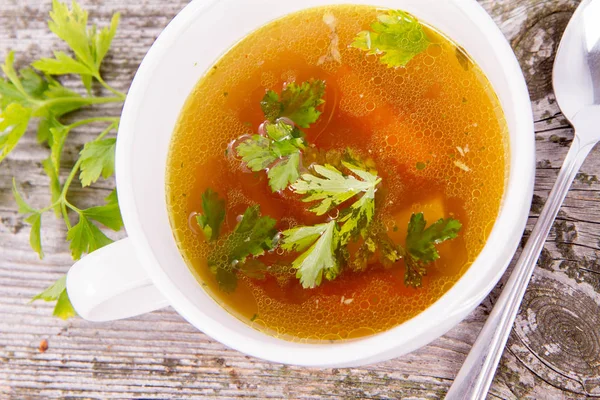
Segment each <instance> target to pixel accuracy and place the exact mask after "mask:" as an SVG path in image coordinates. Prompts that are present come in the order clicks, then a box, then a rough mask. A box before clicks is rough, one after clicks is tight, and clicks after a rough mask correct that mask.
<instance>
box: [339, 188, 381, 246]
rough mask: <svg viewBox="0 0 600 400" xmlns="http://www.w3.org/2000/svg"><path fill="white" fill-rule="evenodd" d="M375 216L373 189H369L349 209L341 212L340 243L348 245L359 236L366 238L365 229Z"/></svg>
mask: <svg viewBox="0 0 600 400" xmlns="http://www.w3.org/2000/svg"><path fill="white" fill-rule="evenodd" d="M374 216H375V188H374V187H373V188H369V189H368V190H367V191H366V192H365V194H364V195H363V196H362V197H361V198H360V199H359V200H358V201H356V202H355V203H354V204H352V205H351V206H350V207H348V208H347V209H345V210H344V211H342V213H341V217H340V219H339V220H340V222H341V224H342V227H341V228H340V241H341V243H342V244H347V243H349V242H350V241H351V240H352V239H354V238H356V237H357V236H358V235H359V234H360V235H361V236H362V237H363V238H366V234H367V228H368V227H369V224H370V223H371V221H372V220H373V217H374Z"/></svg>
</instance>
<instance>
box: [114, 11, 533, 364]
mask: <svg viewBox="0 0 600 400" xmlns="http://www.w3.org/2000/svg"><path fill="white" fill-rule="evenodd" d="M217 1H218V0H194V1H192V2H191V3H190V4H189V5H187V6H186V7H185V8H184V9H183V10H182V11H181V12H180V13H179V14H178V15H177V16H176V17H175V18H174V19H173V21H171V23H170V24H169V25H168V26H167V28H166V29H165V30H164V31H163V33H161V35H160V36H159V37H158V39H157V40H156V42H155V43H154V44H153V46H152V47H151V49H150V50H149V51H148V53H147V55H146V57H145V58H144V61H143V62H142V64H141V66H140V68H139V70H138V72H137V73H136V76H135V79H134V81H133V83H132V85H131V89H130V92H129V95H128V97H127V100H126V103H125V106H124V109H123V114H122V120H121V125H120V128H119V136H118V142H117V155H116V170H117V188H118V191H119V195H120V206H121V209H122V214H123V219H124V222H125V226H126V228H127V232H128V234H129V236H130V238H131V239H132V242H133V243H134V246H135V248H136V253H137V254H138V256H139V258H140V260H141V261H142V264H143V266H144V268H145V270H146V272H147V273H148V275H149V276H150V278H151V279H152V281H153V283H154V284H155V285H156V286H157V287H158V289H159V290H160V291H161V292H162V293H163V294H164V295H165V297H166V298H167V299H168V301H169V303H170V304H171V305H172V306H173V307H174V308H175V309H176V311H177V312H178V313H179V314H181V315H182V316H183V317H184V318H185V319H187V320H188V321H189V322H190V323H191V324H192V325H194V326H196V327H197V328H198V329H200V330H202V331H203V332H205V333H206V334H207V335H209V336H211V337H213V338H215V339H216V340H218V341H220V342H221V343H223V344H225V345H227V346H229V347H231V348H234V349H236V350H239V351H241V352H243V353H246V354H249V355H252V356H255V357H258V358H262V359H267V360H270V361H274V362H280V363H284V364H294V365H301V366H315V367H329V366H337V367H342V366H355V365H362V364H366V363H372V362H377V361H383V360H387V359H390V358H393V357H396V356H400V355H402V354H406V353H408V352H411V351H414V350H416V349H417V348H419V347H422V346H424V345H425V344H427V343H429V342H431V341H432V340H434V339H436V338H438V337H439V336H441V335H442V334H444V333H445V332H446V331H447V330H449V329H450V328H451V327H453V326H454V325H456V324H457V323H458V322H459V321H460V320H462V319H463V318H464V317H465V316H466V315H467V314H468V313H469V312H471V311H472V310H473V309H474V308H475V307H476V306H477V305H478V304H479V303H480V302H481V301H483V299H484V298H485V297H486V296H487V295H488V294H489V292H490V291H491V290H492V289H493V288H494V287H495V285H496V284H497V282H498V281H499V280H500V278H501V277H502V275H503V274H504V272H505V270H506V268H507V266H508V264H509V262H510V260H511V259H512V256H513V254H514V252H515V250H516V249H517V246H518V244H519V241H520V238H521V235H522V232H523V230H524V228H525V224H526V222H527V216H528V214H529V207H528V206H529V205H530V201H531V198H532V196H533V183H534V177H535V140H534V134H533V132H534V129H533V115H532V112H531V103H530V99H529V92H528V90H527V86H526V84H525V79H524V76H523V73H522V71H521V68H520V66H519V63H518V61H517V59H516V56H515V54H514V52H513V51H512V49H511V47H510V45H509V44H508V42H507V41H506V39H505V38H504V36H503V34H502V33H501V31H500V30H499V28H498V27H497V25H496V24H495V23H494V22H493V20H492V19H491V17H490V16H489V15H488V14H487V12H486V11H485V10H484V9H483V8H482V7H481V6H480V5H479V4H478V3H477V2H476V1H475V0H449V1H452V2H454V3H456V4H457V5H458V6H459V7H460V8H461V10H462V11H463V12H465V13H467V14H468V15H469V17H470V19H471V20H472V21H473V22H474V23H475V24H476V25H477V27H478V29H479V30H480V31H481V33H483V34H485V35H486V36H487V39H488V40H489V41H490V42H491V43H493V44H494V47H495V51H496V52H498V53H499V55H501V56H502V58H503V59H504V60H505V65H504V67H505V68H506V69H507V70H508V71H510V73H507V74H506V78H507V79H509V83H510V85H511V87H512V90H511V101H512V102H513V106H514V107H515V108H516V109H519V108H520V109H522V111H521V112H519V113H517V118H516V120H517V126H518V128H517V129H518V131H519V133H520V136H524V137H525V138H523V140H522V142H519V147H520V148H519V149H518V151H519V154H520V156H519V158H518V159H515V158H516V157H513V155H514V154H515V153H513V151H514V149H513V146H512V142H511V156H510V157H509V158H510V161H511V165H510V173H509V174H510V175H509V177H508V184H507V186H506V191H505V194H504V201H503V204H502V206H501V210H500V212H499V215H498V217H497V219H496V221H495V225H494V229H493V231H492V234H491V235H490V237H489V238H488V241H487V243H486V245H485V247H484V249H483V250H482V251H481V253H480V254H479V255H478V257H477V259H476V260H475V262H474V263H473V265H472V266H471V267H470V268H469V270H468V271H467V272H466V273H465V274H464V275H463V276H462V277H461V278H460V279H459V280H458V282H457V283H456V284H455V285H454V286H453V287H452V288H451V289H450V290H449V291H448V292H446V293H445V294H444V295H443V296H442V297H441V298H439V299H438V300H437V301H436V302H435V303H433V304H432V305H431V306H430V307H428V308H427V309H426V310H424V311H423V312H421V313H420V314H418V315H417V316H415V317H414V318H412V319H410V320H408V321H406V322H404V323H402V324H400V325H398V326H396V327H394V328H392V329H390V330H387V331H385V332H381V333H378V334H376V335H373V336H368V337H364V338H360V339H356V340H352V341H341V342H339V343H334V344H302V343H296V342H288V341H285V340H283V339H276V340H272V339H273V337H272V336H269V335H268V334H265V333H262V335H264V336H265V339H264V340H259V339H255V338H248V337H243V336H242V335H240V334H239V332H235V330H232V329H230V328H229V327H225V326H224V325H223V324H221V323H220V322H219V321H216V320H214V319H211V318H209V317H207V315H205V314H204V313H203V312H202V311H201V310H199V309H197V307H196V306H194V305H193V304H192V302H191V301H190V299H189V298H187V297H186V295H185V294H184V293H182V291H181V290H180V289H179V288H178V285H177V284H176V283H175V282H173V281H172V280H171V279H170V277H169V276H168V275H167V274H166V273H165V271H164V270H163V267H162V266H161V265H160V264H159V262H158V261H157V258H156V257H155V255H154V253H155V252H156V251H157V249H153V248H152V246H151V245H150V242H149V240H148V238H147V236H146V234H145V232H144V228H143V226H142V224H141V218H142V216H141V215H140V213H139V212H138V210H137V206H136V195H135V194H134V190H133V188H132V185H131V181H132V179H133V174H134V173H133V168H132V163H131V162H130V159H129V155H130V153H131V147H132V144H133V138H134V136H135V135H134V132H135V124H136V116H137V115H138V114H139V112H140V110H139V104H138V103H139V102H138V101H136V99H137V98H138V97H140V96H144V94H145V86H146V85H148V84H149V82H150V81H151V79H152V73H153V68H154V66H155V65H156V64H157V63H159V62H160V59H161V57H162V56H163V54H164V52H165V51H166V49H168V48H169V46H170V45H171V44H173V43H174V42H175V41H176V40H177V39H178V37H179V35H180V34H181V33H182V32H183V31H184V30H185V29H186V28H187V27H188V26H189V25H190V24H193V23H194V20H195V18H194V17H195V16H198V15H200V14H202V13H203V12H205V11H206V10H207V9H208V8H210V7H212V6H213V5H214V4H215V3H216V2H217ZM347 3H350V1H348V2H347ZM352 3H355V4H361V1H360V0H355V1H353V2H352ZM305 8H310V7H305ZM424 20H425V22H426V19H424ZM434 26H435V25H434ZM258 27H259V26H257V28H258ZM484 72H485V71H484ZM515 161H516V162H515ZM517 173H518V177H517ZM517 178H518V179H517ZM163 184H164V182H163ZM523 203H525V204H523ZM499 225H502V226H501V227H500V228H499V227H498V226H499ZM499 229H500V230H504V231H506V232H508V233H510V234H509V235H507V234H506V232H505V233H504V234H503V235H502V237H500V235H498V234H497V235H496V236H498V238H500V239H503V240H504V242H503V243H502V246H499V244H498V243H493V245H491V244H490V243H492V242H493V240H495V241H497V240H498V238H497V237H496V236H494V234H495V233H497V232H498V230H499ZM498 247H502V248H501V249H499V248H498ZM484 259H485V260H487V262H489V263H491V264H494V263H502V264H503V265H501V267H499V268H498V269H497V270H496V272H495V274H494V275H493V278H489V277H488V278H489V279H488V280H487V282H480V281H481V278H478V277H477V275H478V270H477V268H476V266H477V265H478V264H481V263H482V262H483V261H485V260H484ZM474 282H475V283H481V285H480V286H478V287H476V288H475V289H474V288H473V287H472V286H473V283H474ZM457 293H469V295H468V296H467V295H465V294H463V295H462V296H461V297H460V301H458V300H457V299H453V297H457ZM222 311H223V312H224V313H228V312H227V311H226V310H224V309H223V310H222ZM436 315H447V317H445V318H446V319H447V321H452V322H449V323H448V322H446V325H449V326H447V327H445V328H444V331H443V332H442V333H441V334H440V333H439V330H440V328H439V326H437V325H439V322H438V321H436V319H435V318H434V317H435V316H436ZM234 318H235V317H234ZM436 326H437V327H436ZM411 331H415V332H416V331H418V332H421V334H420V335H419V336H418V337H412V341H411V343H410V344H409V345H406V346H404V347H403V348H399V346H398V337H399V333H400V332H403V333H408V332H411ZM423 332H425V333H423ZM267 337H268V338H269V339H271V340H266V338H267ZM373 349H377V350H376V351H374V350H373ZM317 354H318V356H315V355H317Z"/></svg>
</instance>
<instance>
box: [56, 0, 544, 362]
mask: <svg viewBox="0 0 600 400" xmlns="http://www.w3.org/2000/svg"><path fill="white" fill-rule="evenodd" d="M348 2H349V1H348V0H303V1H300V0H253V1H251V2H250V1H247V0H195V1H192V2H191V3H190V4H189V5H188V6H187V7H186V8H185V9H184V10H183V11H182V12H181V13H180V14H179V15H178V16H177V17H176V18H175V19H174V20H173V21H172V22H171V23H170V24H169V26H168V27H167V28H166V29H165V31H164V32H163V33H162V34H161V35H160V37H159V38H158V39H157V41H156V43H155V44H154V45H153V46H152V48H151V49H150V51H149V52H148V54H147V56H146V58H145V59H144V61H143V63H142V65H141V67H140V69H139V71H138V73H137V75H136V77H135V80H134V82H133V84H132V86H131V89H130V91H129V95H128V97H127V101H126V104H125V108H124V110H123V117H122V122H121V127H120V130H119V136H118V144H117V156H116V169H117V186H118V192H119V199H120V205H121V210H122V214H123V218H124V221H125V226H126V228H127V233H128V235H129V238H128V239H126V240H125V241H121V242H118V243H116V244H113V245H111V246H108V247H107V248H104V249H101V250H100V251H98V252H96V253H94V254H92V255H91V256H89V257H86V258H85V259H84V260H82V261H81V262H79V263H78V264H76V265H75V267H74V268H73V269H72V270H71V272H70V273H69V277H68V281H67V287H68V291H69V295H70V297H71V300H72V301H73V304H74V306H75V308H76V309H77V311H78V312H79V313H80V314H81V315H82V316H83V317H84V318H87V319H90V320H109V319H115V318H123V317H127V316H131V315H135V314H139V313H142V312H146V311H150V310H152V309H156V308H158V307H162V306H165V305H167V304H169V305H171V306H173V308H175V310H177V312H179V313H180V314H181V315H182V316H183V317H184V318H186V319H187V320H188V321H189V322H190V323H191V324H193V325H194V326H196V327H197V328H198V329H200V330H201V331H203V332H205V333H206V334H208V335H210V336H211V337H213V338H215V339H216V340H218V341H220V342H222V343H224V344H226V345H227V346H229V347H232V348H234V349H237V350H239V351H241V352H244V353H247V354H250V355H253V356H256V357H260V358H263V359H267V360H271V361H275V362H281V363H287V364H295V365H304V366H317V367H348V366H358V365H362V364H368V363H374V362H378V361H383V360H388V359H391V358H394V357H397V356H400V355H402V354H406V353H408V352H411V351H413V350H415V349H417V348H419V347H421V346H424V345H426V344H427V343H429V342H431V341H432V340H434V339H436V338H438V337H439V336H441V335H443V334H444V333H445V332H446V331H448V330H449V329H450V328H452V327H453V326H454V325H456V324H457V323H458V322H460V321H461V320H462V319H463V318H465V317H466V316H467V315H468V314H469V313H470V312H471V311H472V310H473V309H474V308H475V307H476V306H477V305H478V304H479V303H480V302H481V301H482V300H483V299H484V298H485V297H486V296H487V295H488V293H489V292H490V291H491V289H492V288H493V287H494V286H495V285H496V283H497V282H498V280H499V279H500V277H501V276H502V274H503V273H504V271H505V269H506V267H507V265H508V264H509V262H510V260H511V258H512V256H513V253H514V252H515V250H516V248H517V245H518V243H519V240H520V238H521V235H522V233H523V229H524V227H525V222H526V220H527V215H528V211H529V206H530V202H531V198H532V191H533V181H534V171H535V148H534V143H535V142H534V134H533V119H532V114H531V108H530V101H529V96H528V92H527V88H526V86H525V81H524V79H523V75H522V72H521V70H520V68H519V64H518V63H517V60H516V59H515V56H514V54H513V52H512V50H511V48H510V46H509V45H508V43H507V42H506V40H505V39H504V37H503V35H502V33H501V32H500V30H499V29H498V28H497V26H496V25H495V24H494V22H493V21H492V19H491V18H490V17H489V16H488V14H487V13H486V12H485V11H484V10H483V9H482V8H481V7H480V6H479V5H478V4H477V2H476V1H475V0H443V1H440V0H357V1H355V2H356V3H360V4H368V5H375V6H381V7H388V8H399V9H404V10H407V11H409V12H411V13H412V14H414V15H415V16H417V17H418V18H420V19H421V20H422V21H424V22H426V23H429V24H431V25H432V26H434V27H436V28H438V29H439V30H441V31H442V32H444V33H446V34H447V35H448V36H450V37H451V38H452V39H454V40H455V41H456V42H458V43H459V44H460V45H461V46H462V47H464V48H465V49H466V50H467V52H468V53H469V54H470V55H471V56H472V57H473V58H474V59H475V61H476V62H477V63H478V64H479V66H480V67H481V68H482V69H483V71H484V72H485V73H486V74H487V76H488V78H489V80H490V81H491V83H492V85H493V86H494V88H495V90H496V93H497V94H498V96H499V98H500V102H501V103H502V106H503V108H504V112H505V115H506V119H507V122H508V128H509V133H510V172H509V177H508V182H507V188H506V193H505V196H504V199H503V201H502V209H501V211H500V215H499V217H498V219H497V221H496V223H495V225H494V228H493V231H492V233H491V235H490V238H489V240H488V243H487V244H486V246H485V248H484V249H483V251H482V252H481V254H480V256H479V257H478V258H477V260H476V261H475V263H474V264H473V266H472V267H471V268H470V270H469V271H468V272H467V273H466V274H465V275H464V276H463V277H462V278H461V279H460V280H459V281H458V283H457V284H456V285H455V286H454V287H453V288H452V289H450V290H449V291H448V292H447V293H446V294H445V295H444V296H443V297H442V298H440V299H439V300H438V301H437V302H436V303H434V304H433V305H432V306H431V307H429V308H428V309H427V310H425V311H424V312H422V313H421V314H419V315H418V316H416V317H414V318H413V319H411V320H409V321H407V322H405V323H403V324H401V325H399V326H397V327H396V328H393V329H391V330H389V331H386V332H384V333H380V334H377V335H374V336H370V337H366V338H362V339H357V340H353V341H347V342H340V343H333V344H299V343H291V342H287V341H284V340H281V339H277V338H274V337H271V336H268V335H266V334H263V333H261V332H259V331H256V330H254V329H252V328H251V327H249V326H248V325H246V324H245V323H243V322H241V321H240V320H238V319H236V318H235V317H233V316H232V315H230V314H229V313H227V312H226V311H225V310H224V309H223V308H221V307H220V306H219V305H218V304H217V303H216V302H215V301H214V300H213V299H212V298H211V297H210V296H209V295H208V294H207V293H206V292H205V291H204V290H203V289H202V287H201V285H200V284H199V283H198V282H197V281H196V279H195V278H194V276H193V275H192V273H191V272H190V270H189V269H188V266H187V265H186V264H185V262H184V260H183V258H182V257H181V255H180V253H179V251H178V249H177V245H176V242H175V240H174V237H173V234H172V232H171V227H170V224H169V218H168V214H167V204H166V199H165V167H166V160H167V153H168V149H169V142H170V140H171V135H172V133H173V128H174V126H175V123H176V121H177V118H178V116H179V113H180V111H181V109H182V106H183V105H184V102H185V100H186V98H187V97H188V94H189V93H190V91H191V90H192V88H193V87H194V86H195V85H196V83H197V81H198V80H199V79H200V78H201V77H202V76H203V74H204V73H205V71H206V70H207V69H208V68H210V67H211V66H212V64H213V63H214V62H215V61H216V60H217V59H218V58H219V57H220V56H221V55H222V54H223V53H224V52H225V51H226V50H228V49H229V48H231V47H232V45H234V44H235V43H236V42H237V41H239V40H240V39H241V38H243V37H244V36H246V35H247V34H249V33H250V32H252V31H254V30H256V29H257V28H259V27H260V26H262V25H264V24H266V23H268V22H269V21H272V20H274V19H277V18H279V17H282V16H284V15H286V14H289V13H291V12H294V11H298V10H301V9H305V8H309V7H313V6H322V5H325V4H345V3H348ZM115 273H116V275H115ZM114 276H120V277H121V279H120V280H118V281H115V279H114ZM148 329H152V327H150V326H148Z"/></svg>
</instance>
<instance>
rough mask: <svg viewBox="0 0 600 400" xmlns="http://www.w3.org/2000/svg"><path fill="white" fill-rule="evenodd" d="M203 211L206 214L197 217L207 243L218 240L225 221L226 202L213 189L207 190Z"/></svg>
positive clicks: (204, 194)
mask: <svg viewBox="0 0 600 400" xmlns="http://www.w3.org/2000/svg"><path fill="white" fill-rule="evenodd" d="M202 211H203V212H204V214H198V215H197V216H196V221H197V222H198V225H200V228H202V231H203V232H204V236H205V237H206V240H207V241H214V240H217V239H218V238H219V234H220V232H221V226H222V225H223V221H225V200H223V199H221V198H220V197H219V195H218V194H217V193H216V192H214V191H213V190H212V189H210V188H209V189H206V191H205V192H204V193H203V194H202Z"/></svg>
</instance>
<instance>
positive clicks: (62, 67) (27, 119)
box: [0, 0, 125, 319]
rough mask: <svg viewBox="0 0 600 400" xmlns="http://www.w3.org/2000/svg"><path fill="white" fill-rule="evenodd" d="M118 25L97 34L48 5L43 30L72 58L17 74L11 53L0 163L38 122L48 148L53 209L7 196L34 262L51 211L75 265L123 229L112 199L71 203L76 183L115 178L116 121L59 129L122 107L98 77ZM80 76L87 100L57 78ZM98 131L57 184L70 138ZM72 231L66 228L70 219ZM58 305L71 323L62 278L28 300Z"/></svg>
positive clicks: (1, 92) (1, 85)
mask: <svg viewBox="0 0 600 400" xmlns="http://www.w3.org/2000/svg"><path fill="white" fill-rule="evenodd" d="M118 24H119V14H118V13H116V14H115V15H114V16H113V17H112V20H111V22H110V25H109V26H107V27H104V28H98V27H97V26H96V25H91V26H89V25H88V13H87V11H84V10H83V9H82V8H81V7H80V6H79V5H78V4H77V3H76V2H73V3H72V5H71V8H69V7H68V6H67V5H66V4H63V3H60V2H59V1H58V0H53V2H52V11H50V20H49V22H48V26H49V28H50V30H51V31H52V32H53V33H54V34H55V35H56V36H58V37H59V38H60V39H62V40H63V41H64V42H65V43H66V44H67V45H68V47H69V48H70V50H71V51H72V54H67V53H65V52H62V51H55V52H54V57H53V58H42V59H40V60H37V61H35V62H33V63H32V64H31V67H25V68H23V69H21V70H20V71H17V70H16V69H15V67H14V60H15V55H14V53H13V52H12V51H11V52H9V54H8V56H7V57H6V60H5V62H4V65H2V71H3V72H4V75H5V77H6V78H5V79H2V78H0V163H1V162H2V161H3V160H4V159H5V158H6V157H7V156H8V154H9V153H10V152H11V151H12V150H13V149H14V148H15V146H17V144H18V143H19V140H20V139H21V137H23V135H24V134H25V133H26V132H27V131H28V128H29V127H31V126H33V125H34V122H37V140H38V142H39V143H40V145H42V146H47V147H48V148H49V156H48V158H47V159H46V160H44V162H43V167H44V171H45V173H46V174H47V175H48V178H49V179H50V189H51V203H50V204H48V205H47V206H46V207H43V208H35V207H32V206H31V205H29V204H28V203H27V202H26V201H25V199H24V198H23V196H22V195H21V194H20V193H19V191H18V186H17V182H16V180H14V179H13V193H14V196H15V199H16V201H17V205H18V211H19V213H21V214H23V215H25V216H26V218H25V221H26V222H28V223H29V224H30V225H31V233H30V244H31V247H32V248H33V250H35V252H37V253H38V255H39V256H40V258H43V257H44V253H43V250H42V242H41V227H42V215H43V214H45V213H47V212H50V211H54V213H55V214H56V216H58V217H60V218H62V219H63V220H64V222H65V225H66V227H67V229H68V233H67V240H68V241H69V242H70V249H71V254H72V256H73V259H75V260H77V259H79V258H80V257H81V256H82V254H84V253H90V252H92V251H94V250H96V249H99V248H100V247H103V246H105V245H107V244H109V243H111V240H110V239H109V238H108V237H107V236H106V235H105V234H104V233H103V232H102V231H101V230H100V228H99V227H98V225H102V226H104V227H107V228H109V229H112V230H114V231H119V230H120V229H121V227H122V226H123V222H122V220H121V213H120V211H119V205H118V201H117V194H116V192H115V191H113V192H112V193H111V194H110V195H109V196H108V197H107V198H106V200H105V203H104V204H103V205H99V206H96V207H91V208H88V209H80V208H78V207H77V206H76V205H74V204H73V203H72V202H71V201H70V200H69V189H70V188H71V186H72V184H73V183H74V182H75V181H77V180H79V182H80V183H81V186H82V187H87V186H90V185H92V184H93V183H94V182H96V181H97V180H98V179H99V178H100V177H103V178H104V179H108V178H110V177H111V176H112V175H113V173H114V159H115V144H116V139H114V138H108V137H107V135H109V134H110V133H111V132H112V131H114V130H116V129H117V128H118V126H119V118H118V117H112V116H106V117H94V118H88V119H83V120H79V121H76V122H73V123H70V124H65V123H64V120H65V119H64V117H65V116H66V115H67V114H71V113H73V112H75V111H77V110H80V109H82V108H84V107H88V106H92V105H94V104H107V103H123V101H124V100H125V94H124V93H122V92H120V91H118V90H116V89H114V88H112V87H111V86H110V85H109V84H108V83H106V82H105V81H104V79H103V77H102V74H101V72H100V67H101V65H102V61H103V60H104V58H105V56H106V54H107V53H108V51H109V49H110V46H111V43H112V40H113V38H114V36H115V34H116V31H117V26H118ZM71 74H74V75H79V76H80V77H81V80H82V82H83V85H84V86H85V88H86V91H87V93H85V94H83V95H82V94H80V93H78V92H75V91H73V90H71V89H69V88H67V87H65V86H63V85H62V84H61V83H60V82H59V81H58V80H57V79H56V77H58V76H61V75H71ZM94 82H96V83H98V84H99V85H101V86H102V87H103V88H105V89H106V91H108V92H110V95H108V96H95V95H93V94H92V87H93V85H94ZM88 124H98V125H102V124H104V126H105V127H104V128H103V129H102V130H101V132H100V133H99V135H98V136H97V137H96V138H95V139H94V140H92V141H90V142H88V143H86V144H85V146H84V147H83V149H82V151H81V153H80V155H79V159H78V160H77V162H76V163H75V165H74V166H73V168H72V169H71V172H70V173H69V174H68V176H67V177H66V178H63V177H61V176H60V167H61V158H62V154H63V148H64V145H65V142H66V140H67V138H68V136H69V134H70V133H71V132H72V131H73V130H75V129H77V128H79V127H81V126H84V125H88ZM72 218H75V219H76V221H77V222H76V223H75V224H72V223H71V219H72ZM37 299H42V300H46V301H56V306H55V308H54V315H55V316H58V317H60V318H63V319H66V318H68V317H71V316H73V315H75V311H74V310H73V307H72V306H71V303H70V301H69V298H68V295H67V292H66V290H65V277H62V278H60V279H59V280H58V281H56V282H55V283H54V284H53V285H52V286H50V287H49V288H48V289H46V290H45V291H44V292H42V293H40V294H39V295H37V296H36V297H35V298H34V299H33V300H37Z"/></svg>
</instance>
